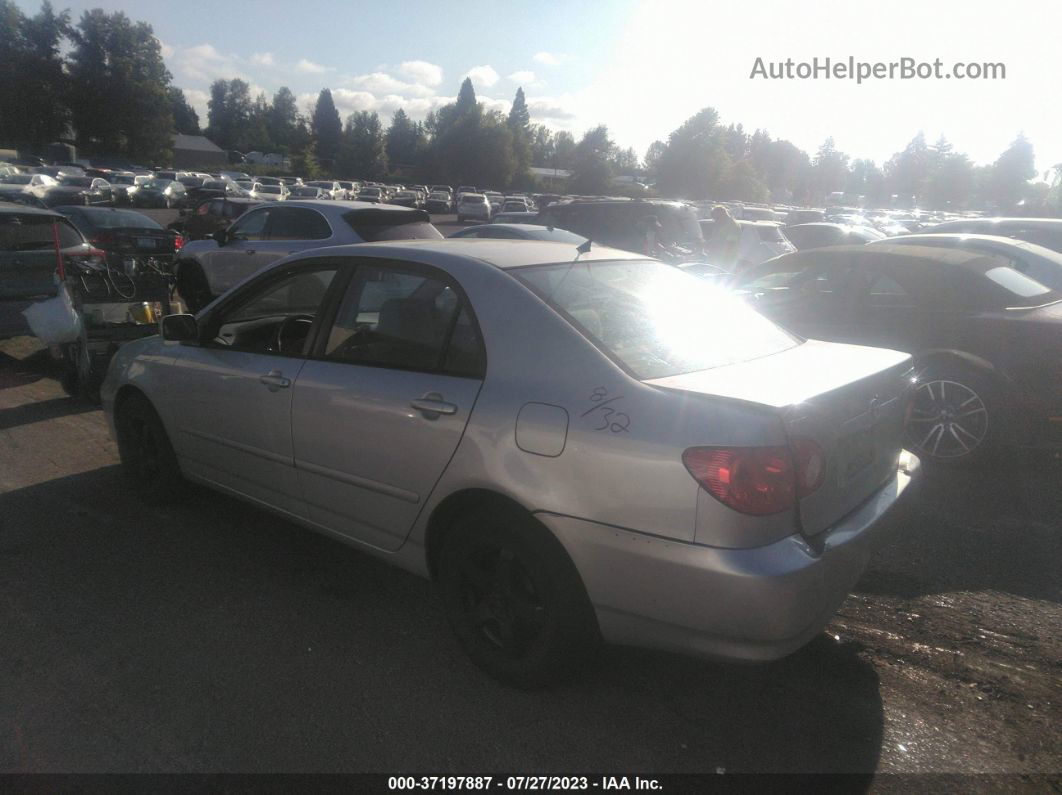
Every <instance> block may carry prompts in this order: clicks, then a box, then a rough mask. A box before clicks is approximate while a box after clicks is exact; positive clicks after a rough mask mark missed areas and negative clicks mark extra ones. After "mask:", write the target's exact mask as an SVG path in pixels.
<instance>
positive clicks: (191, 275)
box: [176, 261, 214, 315]
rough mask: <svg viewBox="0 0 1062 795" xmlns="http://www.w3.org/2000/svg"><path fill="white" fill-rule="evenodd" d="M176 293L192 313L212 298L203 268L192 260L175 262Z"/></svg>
mask: <svg viewBox="0 0 1062 795" xmlns="http://www.w3.org/2000/svg"><path fill="white" fill-rule="evenodd" d="M176 270H177V293H178V295H180V296H181V301H182V302H183V303H184V305H185V308H186V309H187V310H188V311H189V312H191V313H192V314H193V315H194V314H195V313H196V312H198V311H199V310H200V309H202V308H203V307H204V306H206V305H207V304H209V303H210V302H211V301H213V300H214V295H213V293H211V292H210V283H209V282H208V281H207V278H206V275H205V274H204V273H203V269H202V268H201V267H199V264H198V263H197V262H194V261H185V262H178V263H177V268H176Z"/></svg>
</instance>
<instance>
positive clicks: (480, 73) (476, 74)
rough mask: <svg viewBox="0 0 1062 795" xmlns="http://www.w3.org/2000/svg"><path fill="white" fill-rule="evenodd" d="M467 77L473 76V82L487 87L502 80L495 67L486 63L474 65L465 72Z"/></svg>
mask: <svg viewBox="0 0 1062 795" xmlns="http://www.w3.org/2000/svg"><path fill="white" fill-rule="evenodd" d="M465 77H470V78H472V82H473V83H479V84H480V85H482V86H486V87H487V88H490V87H491V86H492V85H494V84H495V83H497V82H498V81H499V80H501V77H500V76H499V75H498V73H497V72H495V71H494V68H493V67H491V66H486V65H484V66H473V67H472V68H471V69H469V70H468V71H467V72H466V73H465Z"/></svg>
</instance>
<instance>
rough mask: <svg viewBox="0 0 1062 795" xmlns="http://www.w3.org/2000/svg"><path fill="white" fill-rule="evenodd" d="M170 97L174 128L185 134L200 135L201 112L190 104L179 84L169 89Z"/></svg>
mask: <svg viewBox="0 0 1062 795" xmlns="http://www.w3.org/2000/svg"><path fill="white" fill-rule="evenodd" d="M167 93H168V94H169V97H170V110H171V112H172V113H173V128H174V129H175V130H176V131H177V132H179V133H184V134H185V135H199V114H198V113H196V112H195V109H194V108H193V107H192V106H191V105H189V104H188V100H187V99H186V98H185V96H184V92H183V91H181V89H179V88H177V86H170V87H169V88H168V89H167Z"/></svg>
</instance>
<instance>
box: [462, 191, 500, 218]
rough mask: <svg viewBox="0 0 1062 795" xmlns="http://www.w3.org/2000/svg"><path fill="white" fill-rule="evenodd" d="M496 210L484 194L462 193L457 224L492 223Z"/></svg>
mask: <svg viewBox="0 0 1062 795" xmlns="http://www.w3.org/2000/svg"><path fill="white" fill-rule="evenodd" d="M492 215H494V209H493V207H492V205H491V203H490V200H489V199H488V198H487V197H486V196H484V195H483V194H482V193H462V194H461V195H460V196H459V197H458V199H457V222H458V223H463V222H464V221H483V222H485V223H489V222H490V218H491V216H492Z"/></svg>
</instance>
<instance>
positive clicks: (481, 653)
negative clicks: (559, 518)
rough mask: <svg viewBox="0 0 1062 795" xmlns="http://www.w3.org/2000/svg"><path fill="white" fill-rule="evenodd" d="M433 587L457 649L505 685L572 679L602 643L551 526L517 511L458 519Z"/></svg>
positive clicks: (535, 684)
mask: <svg viewBox="0 0 1062 795" xmlns="http://www.w3.org/2000/svg"><path fill="white" fill-rule="evenodd" d="M437 585H438V587H439V591H440V594H441V596H442V600H443V604H444V607H445V610H446V615H447V619H448V620H449V622H450V626H451V627H452V628H453V631H454V633H455V634H456V635H457V639H458V641H459V642H460V644H461V646H462V648H463V649H464V650H465V652H466V653H467V654H468V655H469V657H471V658H472V660H473V661H474V662H475V663H476V664H477V665H479V666H480V667H481V668H482V669H483V670H485V671H486V672H487V673H488V674H490V675H491V676H492V677H494V678H495V679H498V680H499V681H501V682H504V683H506V684H509V685H512V686H515V687H518V688H523V689H531V688H537V687H544V686H547V685H551V684H555V683H557V682H560V681H562V680H564V679H567V678H570V677H571V676H572V675H574V674H575V673H577V672H578V670H579V669H580V667H582V666H584V665H585V664H586V663H587V662H588V661H589V660H590V658H591V656H592V653H593V652H594V650H595V649H596V648H597V647H598V646H599V645H600V632H599V629H598V625H597V619H596V617H595V615H594V611H593V607H592V606H591V604H590V600H589V598H588V597H587V594H586V589H585V588H584V587H583V583H582V580H581V579H580V577H579V574H578V572H577V571H576V569H575V565H574V564H573V563H572V561H571V559H570V558H569V557H568V555H567V553H566V552H565V551H564V548H563V547H562V546H561V545H560V543H559V542H558V541H557V540H556V539H555V538H554V537H553V536H552V535H551V534H550V532H549V530H547V529H546V528H545V527H543V526H542V525H541V524H539V523H538V522H536V521H535V520H534V519H532V518H531V517H530V516H527V515H523V514H520V513H519V512H517V511H515V510H513V511H497V510H478V511H475V512H471V513H468V514H465V515H463V516H461V517H459V518H458V519H457V520H456V521H455V523H454V525H453V526H452V527H451V530H450V532H449V533H448V534H447V536H446V539H445V541H444V545H443V548H442V550H441V551H440V554H439V564H438V569H437Z"/></svg>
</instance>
